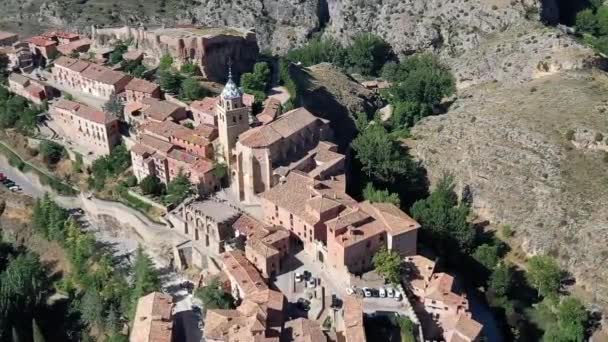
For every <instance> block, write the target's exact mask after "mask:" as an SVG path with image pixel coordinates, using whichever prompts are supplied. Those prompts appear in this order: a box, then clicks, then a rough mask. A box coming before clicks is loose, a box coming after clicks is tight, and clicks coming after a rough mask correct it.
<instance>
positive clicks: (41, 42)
mask: <svg viewBox="0 0 608 342" xmlns="http://www.w3.org/2000/svg"><path fill="white" fill-rule="evenodd" d="M27 42H28V43H30V44H32V45H35V46H40V47H48V46H53V45H57V42H55V41H54V40H51V39H48V38H45V37H42V36H35V37H32V38H30V39H28V40H27Z"/></svg>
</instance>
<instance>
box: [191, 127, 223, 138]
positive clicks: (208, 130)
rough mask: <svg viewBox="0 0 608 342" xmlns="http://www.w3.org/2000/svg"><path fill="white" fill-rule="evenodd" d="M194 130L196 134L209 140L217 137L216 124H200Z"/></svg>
mask: <svg viewBox="0 0 608 342" xmlns="http://www.w3.org/2000/svg"><path fill="white" fill-rule="evenodd" d="M194 131H195V132H196V134H198V135H200V136H201V137H203V138H205V139H207V140H209V141H213V140H215V139H216V138H217V134H218V132H217V128H216V127H215V126H211V125H205V124H202V125H198V126H197V127H196V128H195V129H194Z"/></svg>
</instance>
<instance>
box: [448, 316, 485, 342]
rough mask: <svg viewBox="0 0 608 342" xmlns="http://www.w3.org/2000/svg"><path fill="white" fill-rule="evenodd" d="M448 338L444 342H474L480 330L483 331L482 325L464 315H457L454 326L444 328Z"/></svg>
mask: <svg viewBox="0 0 608 342" xmlns="http://www.w3.org/2000/svg"><path fill="white" fill-rule="evenodd" d="M446 328H447V330H448V331H447V334H446V335H448V338H447V339H446V342H457V341H465V342H470V341H475V340H476V339H477V337H479V334H480V333H481V330H482V329H483V325H481V324H480V323H478V322H477V321H475V320H473V319H472V318H470V317H468V316H467V315H465V314H459V315H458V319H457V321H456V323H455V325H454V326H451V327H446Z"/></svg>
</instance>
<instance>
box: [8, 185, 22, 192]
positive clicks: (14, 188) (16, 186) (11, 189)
mask: <svg viewBox="0 0 608 342" xmlns="http://www.w3.org/2000/svg"><path fill="white" fill-rule="evenodd" d="M8 189H9V190H10V191H12V192H17V191H20V190H21V188H20V187H19V185H13V186H11V187H10V188H8Z"/></svg>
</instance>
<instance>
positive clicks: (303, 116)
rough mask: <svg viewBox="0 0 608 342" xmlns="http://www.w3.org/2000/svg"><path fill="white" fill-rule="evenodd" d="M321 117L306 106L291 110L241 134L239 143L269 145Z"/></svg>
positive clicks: (256, 146) (258, 146) (257, 145)
mask: <svg viewBox="0 0 608 342" xmlns="http://www.w3.org/2000/svg"><path fill="white" fill-rule="evenodd" d="M318 120H319V118H317V117H316V116H314V115H313V114H312V113H310V112H309V111H308V110H306V109H305V108H297V109H294V110H291V111H289V112H287V113H285V114H283V115H282V116H281V117H279V118H278V119H277V120H275V121H272V122H271V123H269V124H267V125H264V126H260V127H256V128H253V129H250V130H248V131H246V132H244V133H243V134H241V135H240V136H239V143H241V144H242V145H244V146H248V147H252V148H260V147H268V146H270V145H272V144H274V143H276V142H277V141H279V140H281V139H282V138H288V137H290V136H292V135H293V134H295V133H298V132H300V131H301V130H302V129H304V128H306V127H308V126H310V125H312V124H314V123H315V122H317V121H318Z"/></svg>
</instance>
